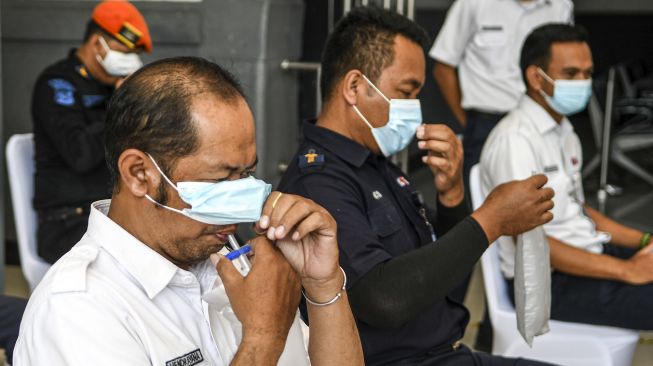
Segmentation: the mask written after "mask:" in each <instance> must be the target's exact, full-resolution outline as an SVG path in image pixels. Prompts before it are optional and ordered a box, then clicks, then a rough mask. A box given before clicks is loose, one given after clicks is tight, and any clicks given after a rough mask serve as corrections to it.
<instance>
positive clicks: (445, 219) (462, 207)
mask: <svg viewBox="0 0 653 366" xmlns="http://www.w3.org/2000/svg"><path fill="white" fill-rule="evenodd" d="M470 213H471V209H470V207H469V204H468V203H467V200H466V199H464V198H463V200H462V201H461V202H459V203H458V205H456V206H453V207H447V206H445V205H443V204H442V203H441V202H440V201H439V200H438V210H437V220H436V221H435V222H436V223H437V225H436V230H435V231H436V233H437V234H438V236H443V235H444V234H446V233H447V232H449V230H451V228H453V227H454V226H456V224H458V223H459V222H460V221H462V220H463V219H464V218H465V217H467V216H469V214H470Z"/></svg>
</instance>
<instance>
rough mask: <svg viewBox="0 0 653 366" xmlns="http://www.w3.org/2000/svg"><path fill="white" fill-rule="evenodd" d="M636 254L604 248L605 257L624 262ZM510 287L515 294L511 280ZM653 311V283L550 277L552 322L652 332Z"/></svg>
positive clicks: (555, 274)
mask: <svg viewBox="0 0 653 366" xmlns="http://www.w3.org/2000/svg"><path fill="white" fill-rule="evenodd" d="M636 252H637V251H636V250H634V249H629V248H624V247H620V246H616V245H610V244H606V245H604V246H603V254H607V255H611V256H613V257H617V258H621V259H628V258H630V257H632V256H633V255H634V254H635V253H636ZM509 288H510V291H511V293H513V294H514V292H513V291H514V288H513V283H512V281H509ZM513 302H514V297H513ZM651 309H653V283H650V284H647V285H640V286H635V285H629V284H627V283H624V282H619V281H611V280H600V279H593V278H587V277H578V276H573V275H568V274H565V273H561V272H554V273H553V274H552V276H551V319H556V320H562V321H567V322H576V323H585V324H594V325H609V326H613V327H619V328H628V329H636V330H653V316H651Z"/></svg>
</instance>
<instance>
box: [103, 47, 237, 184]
mask: <svg viewBox="0 0 653 366" xmlns="http://www.w3.org/2000/svg"><path fill="white" fill-rule="evenodd" d="M208 95H210V96H212V97H214V98H216V99H217V101H218V102H220V103H223V104H227V105H229V104H231V105H236V104H238V103H239V102H241V101H242V100H243V99H244V96H243V92H242V89H241V87H240V85H239V84H238V82H237V81H236V79H235V78H234V76H233V75H231V74H230V73H229V72H228V71H226V70H224V69H222V68H221V67H220V66H219V65H217V64H214V63H212V62H209V61H207V60H205V59H202V58H198V57H177V58H169V59H163V60H160V61H156V62H154V63H151V64H149V65H147V66H145V67H143V68H141V69H140V70H138V71H137V72H136V73H134V74H133V75H132V76H130V77H129V78H128V79H127V81H125V83H123V84H122V86H121V87H120V88H119V89H118V90H116V92H115V93H114V95H113V97H112V98H111V101H110V103H109V107H108V110H107V117H106V130H105V154H106V160H107V164H108V166H109V171H110V173H111V177H112V180H113V183H114V188H115V187H116V186H117V184H118V181H119V179H118V168H117V164H118V158H119V157H120V154H121V153H122V152H123V151H124V150H126V149H128V148H135V149H138V150H141V151H143V152H146V153H148V154H150V155H152V156H154V157H155V158H156V159H157V162H158V163H159V165H160V166H161V169H162V170H163V171H164V172H166V173H167V172H169V171H170V169H172V168H173V167H174V164H175V161H176V160H177V159H179V158H181V157H184V156H187V155H190V154H193V153H194V152H195V151H196V150H197V149H198V148H199V138H198V134H197V131H198V126H197V123H196V122H195V121H194V117H193V107H194V104H195V102H196V101H197V100H199V99H200V97H202V96H208Z"/></svg>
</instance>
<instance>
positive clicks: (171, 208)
mask: <svg viewBox="0 0 653 366" xmlns="http://www.w3.org/2000/svg"><path fill="white" fill-rule="evenodd" d="M146 154H147V153H146ZM147 156H148V157H149V158H150V160H152V163H153V164H154V167H155V168H156V170H158V171H159V174H161V176H162V177H163V179H165V180H166V182H168V184H170V185H171V186H172V188H174V189H175V190H176V191H177V192H179V189H178V188H177V186H176V185H175V184H174V183H172V181H171V180H170V179H169V178H168V176H166V175H165V174H164V173H163V171H162V170H161V168H160V167H159V164H157V163H156V160H154V158H153V157H152V155H150V154H147ZM145 198H147V199H148V200H149V201H150V202H152V203H154V204H155V205H157V206H159V207H163V208H165V209H168V210H170V211H172V212H176V213H178V214H182V215H184V216H185V214H184V211H182V210H179V209H176V208H173V207H169V206H166V205H164V204H161V203H159V202H157V201H155V200H154V199H153V198H152V197H150V195H149V194H145Z"/></svg>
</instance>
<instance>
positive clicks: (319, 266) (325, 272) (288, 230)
mask: <svg viewBox="0 0 653 366" xmlns="http://www.w3.org/2000/svg"><path fill="white" fill-rule="evenodd" d="M255 231H256V232H263V231H265V235H266V236H267V238H268V239H270V240H276V245H277V247H279V249H281V252H282V253H283V255H284V256H285V257H286V259H287V260H288V262H289V263H290V265H291V266H292V267H293V268H294V269H295V270H296V271H297V273H299V275H300V277H301V281H302V285H303V286H304V290H305V291H306V293H307V295H308V296H309V297H310V298H311V299H312V300H313V301H317V302H324V301H328V300H330V299H331V298H333V296H334V295H335V294H336V293H338V292H339V291H340V288H341V287H342V283H343V278H342V274H341V273H340V270H339V265H338V240H337V236H336V234H337V227H336V221H335V220H334V219H333V217H332V216H331V215H330V214H329V212H327V210H325V209H324V208H322V207H321V206H319V205H317V204H316V203H315V202H313V201H311V200H309V199H306V198H303V197H300V196H295V195H292V194H287V193H281V192H277V191H275V192H272V194H270V197H269V198H268V200H267V201H266V203H265V205H264V206H263V212H262V215H261V219H260V220H259V222H258V223H256V226H255Z"/></svg>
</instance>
